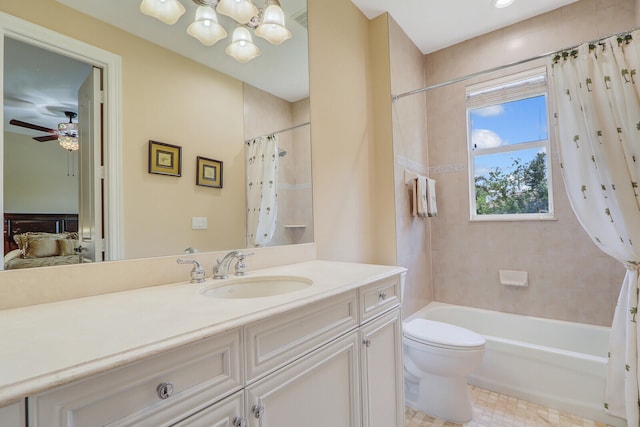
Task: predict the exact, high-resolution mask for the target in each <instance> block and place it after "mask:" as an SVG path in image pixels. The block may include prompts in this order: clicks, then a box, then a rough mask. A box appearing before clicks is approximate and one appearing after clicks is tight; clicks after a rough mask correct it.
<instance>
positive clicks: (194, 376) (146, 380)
mask: <svg viewBox="0 0 640 427" xmlns="http://www.w3.org/2000/svg"><path fill="white" fill-rule="evenodd" d="M240 337H241V331H240V330H239V329H236V330H234V331H231V332H227V333H223V334H220V335H216V336H214V337H212V338H208V339H205V340H202V341H200V342H196V343H193V344H191V345H189V346H186V347H184V348H179V349H177V350H172V351H168V352H164V353H162V354H160V355H156V356H152V357H149V358H146V359H144V360H141V361H139V362H135V363H132V364H129V365H126V366H124V367H121V368H117V369H114V370H111V371H109V372H106V373H103V374H99V375H95V376H92V377H90V378H87V379H84V380H79V381H75V382H72V383H69V384H67V385H64V386H61V387H58V388H55V389H53V390H51V391H46V392H43V393H40V394H37V395H35V396H33V397H30V398H28V404H27V405H28V411H29V426H30V427H63V426H64V427H85V426H86V427H89V426H113V427H115V426H118V427H121V426H134V425H135V426H150V427H158V426H164V425H172V424H174V423H176V422H178V421H181V420H183V419H184V418H186V417H187V416H189V415H191V414H193V413H195V412H197V411H198V410H201V409H203V408H206V407H208V406H209V405H211V404H212V403H214V402H217V401H219V400H220V399H221V398H223V397H225V396H226V395H229V394H231V393H233V392H234V391H237V390H240V389H241V388H242V386H243V384H244V376H243V366H242V360H243V359H242V351H241V339H240Z"/></svg>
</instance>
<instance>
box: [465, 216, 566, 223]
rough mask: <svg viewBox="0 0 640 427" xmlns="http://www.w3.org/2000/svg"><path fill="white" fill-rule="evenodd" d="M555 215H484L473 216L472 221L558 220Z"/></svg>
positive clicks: (470, 219)
mask: <svg viewBox="0 0 640 427" xmlns="http://www.w3.org/2000/svg"><path fill="white" fill-rule="evenodd" d="M557 220H558V218H557V217H556V216H555V215H482V216H471V218H469V221H470V222H521V221H557Z"/></svg>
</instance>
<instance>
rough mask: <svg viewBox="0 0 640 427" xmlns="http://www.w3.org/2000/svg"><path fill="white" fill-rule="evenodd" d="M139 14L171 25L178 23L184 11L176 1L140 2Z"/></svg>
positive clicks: (155, 0) (148, 0)
mask: <svg viewBox="0 0 640 427" xmlns="http://www.w3.org/2000/svg"><path fill="white" fill-rule="evenodd" d="M140 12H142V13H144V14H145V15H149V16H153V17H154V18H156V19H159V20H161V21H162V22H164V23H165V24H169V25H173V24H175V23H176V22H178V19H179V18H180V17H181V16H182V15H183V14H184V12H185V9H184V6H183V5H182V3H180V2H179V1H178V0H142V3H141V4H140Z"/></svg>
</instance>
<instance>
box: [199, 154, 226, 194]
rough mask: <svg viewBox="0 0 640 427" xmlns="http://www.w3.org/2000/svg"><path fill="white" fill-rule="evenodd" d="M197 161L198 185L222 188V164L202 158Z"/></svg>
mask: <svg viewBox="0 0 640 427" xmlns="http://www.w3.org/2000/svg"><path fill="white" fill-rule="evenodd" d="M196 159H197V169H196V170H197V174H196V185H202V186H205V187H214V188H222V162H221V161H219V160H213V159H207V158H206V157H200V156H198V157H197V158H196Z"/></svg>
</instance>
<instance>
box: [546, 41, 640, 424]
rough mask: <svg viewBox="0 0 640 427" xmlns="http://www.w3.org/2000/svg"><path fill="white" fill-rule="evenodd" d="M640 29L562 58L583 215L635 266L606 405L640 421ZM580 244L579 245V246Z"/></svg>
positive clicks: (612, 349)
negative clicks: (639, 308)
mask: <svg viewBox="0 0 640 427" xmlns="http://www.w3.org/2000/svg"><path fill="white" fill-rule="evenodd" d="M639 50H640V32H634V33H632V34H631V37H625V36H623V37H611V38H609V39H607V40H605V41H604V42H603V43H601V44H593V45H590V44H584V45H582V46H580V47H579V48H577V49H576V50H575V51H573V52H567V53H566V54H565V55H564V57H562V56H563V55H560V57H559V58H558V57H556V58H554V60H553V61H552V62H553V63H552V65H551V66H552V69H553V88H554V90H553V92H554V94H555V100H556V105H557V109H558V136H559V139H558V145H559V151H560V162H561V166H562V174H563V178H564V182H565V186H566V189H567V193H568V195H569V199H570V201H571V206H572V207H573V210H574V212H575V213H576V215H577V217H578V220H579V221H580V223H581V224H582V226H583V227H584V229H585V230H586V231H587V233H588V234H589V236H591V238H592V240H593V241H594V242H595V243H596V245H598V246H599V247H600V248H601V249H602V250H603V251H604V252H606V253H607V254H609V255H611V256H612V257H614V258H616V259H617V260H618V261H620V262H621V263H623V264H624V265H625V267H626V268H627V272H626V276H625V278H624V282H623V283H622V289H621V292H620V296H619V298H618V304H617V306H616V309H615V314H614V319H613V325H612V330H611V341H610V344H609V360H608V364H607V386H606V395H605V402H604V408H605V410H606V411H607V412H608V413H609V414H611V415H614V416H617V417H621V418H626V419H627V423H628V425H629V426H638V422H639V421H638V384H639V378H638V344H639V343H640V340H639V336H638V334H639V333H640V329H639V328H638V323H637V310H638V292H639V290H640V283H639V277H638V269H639V267H640V188H639V187H638V185H639V183H640V75H637V74H636V73H637V70H640V52H639ZM576 249H578V248H576Z"/></svg>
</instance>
